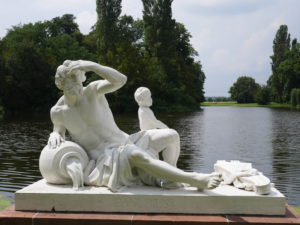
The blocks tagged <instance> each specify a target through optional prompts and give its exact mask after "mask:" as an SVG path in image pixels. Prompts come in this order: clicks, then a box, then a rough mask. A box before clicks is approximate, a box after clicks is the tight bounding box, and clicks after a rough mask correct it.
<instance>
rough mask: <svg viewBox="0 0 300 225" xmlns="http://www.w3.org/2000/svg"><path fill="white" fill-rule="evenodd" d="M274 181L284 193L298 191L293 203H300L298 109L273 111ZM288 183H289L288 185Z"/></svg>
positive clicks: (299, 122)
mask: <svg viewBox="0 0 300 225" xmlns="http://www.w3.org/2000/svg"><path fill="white" fill-rule="evenodd" d="M272 123H273V130H272V131H273V133H272V138H273V139H272V146H273V159H272V165H273V181H274V183H276V186H277V187H278V188H279V189H280V190H281V191H282V192H284V193H298V194H297V196H295V197H296V199H292V198H291V196H289V194H288V196H289V200H290V202H291V203H295V204H297V205H299V200H300V199H299V198H300V195H299V193H300V177H299V174H300V151H299V150H300V132H299V128H300V119H299V112H297V111H284V110H276V111H273V112H272ZM287 184H288V185H287Z"/></svg>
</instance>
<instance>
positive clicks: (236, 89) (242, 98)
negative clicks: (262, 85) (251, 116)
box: [229, 76, 259, 103]
mask: <svg viewBox="0 0 300 225" xmlns="http://www.w3.org/2000/svg"><path fill="white" fill-rule="evenodd" d="M258 88H259V84H257V83H256V82H255V80H254V79H253V78H251V77H247V76H242V77H239V78H238V79H237V81H236V82H235V83H234V84H233V86H232V87H230V90H229V93H230V94H231V98H232V99H233V100H236V101H237V102H238V103H251V102H254V101H255V95H256V92H257V90H258Z"/></svg>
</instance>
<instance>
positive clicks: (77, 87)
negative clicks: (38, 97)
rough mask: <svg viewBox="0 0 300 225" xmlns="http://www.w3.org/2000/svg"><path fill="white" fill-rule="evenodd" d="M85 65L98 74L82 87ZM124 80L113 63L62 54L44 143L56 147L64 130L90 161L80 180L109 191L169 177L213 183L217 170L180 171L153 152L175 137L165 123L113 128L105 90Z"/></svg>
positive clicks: (160, 183) (62, 140) (158, 182)
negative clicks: (145, 127)
mask: <svg viewBox="0 0 300 225" xmlns="http://www.w3.org/2000/svg"><path fill="white" fill-rule="evenodd" d="M88 71H92V72H94V73H96V74H98V75H99V76H100V77H101V78H103V79H99V80H97V81H94V82H91V83H90V84H88V85H87V86H86V87H83V82H84V81H85V79H86V77H85V72H88ZM126 80H127V77H126V76H125V75H123V74H121V73H120V72H118V71H116V70H115V69H112V68H109V67H106V66H102V65H99V64H97V63H94V62H90V61H83V60H78V61H70V60H67V61H65V62H64V63H63V65H61V66H59V67H58V68H57V72H56V75H55V84H56V86H57V87H58V88H59V89H60V90H62V91H63V96H62V97H61V98H60V99H59V100H58V102H57V103H56V105H54V106H53V107H52V109H51V120H52V122H53V126H54V129H53V132H52V133H51V134H50V138H49V141H48V147H47V148H48V149H49V150H51V151H54V150H55V149H57V148H59V146H60V145H62V144H63V143H65V133H66V131H68V133H69V134H70V136H71V138H72V140H73V141H74V142H75V143H76V144H78V145H79V146H80V147H82V148H83V149H84V150H85V152H86V153H87V155H88V159H89V163H88V165H87V166H83V167H85V168H83V167H82V170H84V172H83V171H82V173H80V174H82V175H81V176H83V182H84V184H85V185H92V186H106V187H108V188H109V189H110V190H112V191H117V190H118V188H120V187H122V186H131V185H136V184H145V185H151V186H162V187H163V186H164V185H163V184H164V183H168V184H170V182H173V183H174V184H181V183H186V184H189V185H191V186H194V187H197V188H198V189H199V190H203V189H213V188H215V187H217V186H218V185H219V183H220V177H219V174H216V173H212V174H201V173H196V172H184V171H182V170H180V169H178V168H176V166H174V165H170V164H169V163H167V162H164V161H161V160H159V158H158V157H157V156H156V155H154V154H152V153H153V149H155V150H157V151H156V152H160V151H161V150H162V149H163V148H172V145H174V143H179V141H178V139H179V136H178V134H177V132H176V131H174V130H172V129H168V128H166V129H157V130H156V131H155V130H149V131H148V130H145V131H140V132H138V133H136V134H133V135H128V134H126V133H125V132H123V131H121V130H120V129H119V128H118V126H117V125H116V123H115V121H114V117H113V114H112V112H111V110H110V108H109V105H108V102H107V100H106V97H105V94H108V93H110V92H114V91H116V90H118V89H119V88H121V87H122V86H123V85H124V84H125V83H126ZM177 147H178V146H175V148H177ZM157 148H161V149H157ZM44 161H45V160H44ZM77 163H79V164H80V162H77ZM42 164H43V163H42ZM40 165H41V162H40ZM79 168H81V167H79ZM80 170H81V169H80ZM42 174H43V173H42ZM44 177H45V176H44ZM45 178H46V177H45ZM46 180H47V178H46ZM47 181H48V182H49V180H47ZM50 183H51V182H50ZM52 183H53V182H52ZM54 183H55V182H54ZM58 184H59V182H58ZM175 186H176V185H175ZM178 186H180V185H178Z"/></svg>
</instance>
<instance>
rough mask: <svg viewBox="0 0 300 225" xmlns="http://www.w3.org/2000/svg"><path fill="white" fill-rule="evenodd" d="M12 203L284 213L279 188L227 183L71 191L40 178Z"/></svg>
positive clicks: (76, 208)
mask: <svg viewBox="0 0 300 225" xmlns="http://www.w3.org/2000/svg"><path fill="white" fill-rule="evenodd" d="M15 204H16V206H15V207H16V210H26V211H55V212H110V213H113V212H117V213H180V214H182V213H184V214H235V215H237V214H243V215H285V197H284V196H283V195H282V194H281V193H280V192H279V191H278V190H276V189H274V188H273V189H272V192H271V193H270V194H269V195H257V194H255V193H254V192H248V191H243V190H239V189H237V188H235V187H232V186H228V185H224V186H220V187H218V188H216V189H214V190H206V191H204V192H199V191H197V190H196V189H195V188H192V187H187V188H181V189H177V190H165V189H161V188H156V187H145V186H142V187H131V188H123V189H121V190H120V192H117V193H112V192H110V191H109V190H108V189H107V188H104V187H84V188H83V189H81V190H78V191H74V190H72V188H71V186H68V185H50V184H47V183H46V181H45V180H40V181H38V182H36V183H34V184H32V185H29V186H27V187H25V188H23V189H22V190H19V191H17V192H16V194H15Z"/></svg>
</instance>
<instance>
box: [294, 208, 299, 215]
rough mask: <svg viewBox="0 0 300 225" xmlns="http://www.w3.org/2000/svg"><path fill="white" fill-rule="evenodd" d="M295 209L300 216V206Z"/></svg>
mask: <svg viewBox="0 0 300 225" xmlns="http://www.w3.org/2000/svg"><path fill="white" fill-rule="evenodd" d="M294 209H295V210H296V212H297V213H298V214H299V215H300V206H299V207H294Z"/></svg>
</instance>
